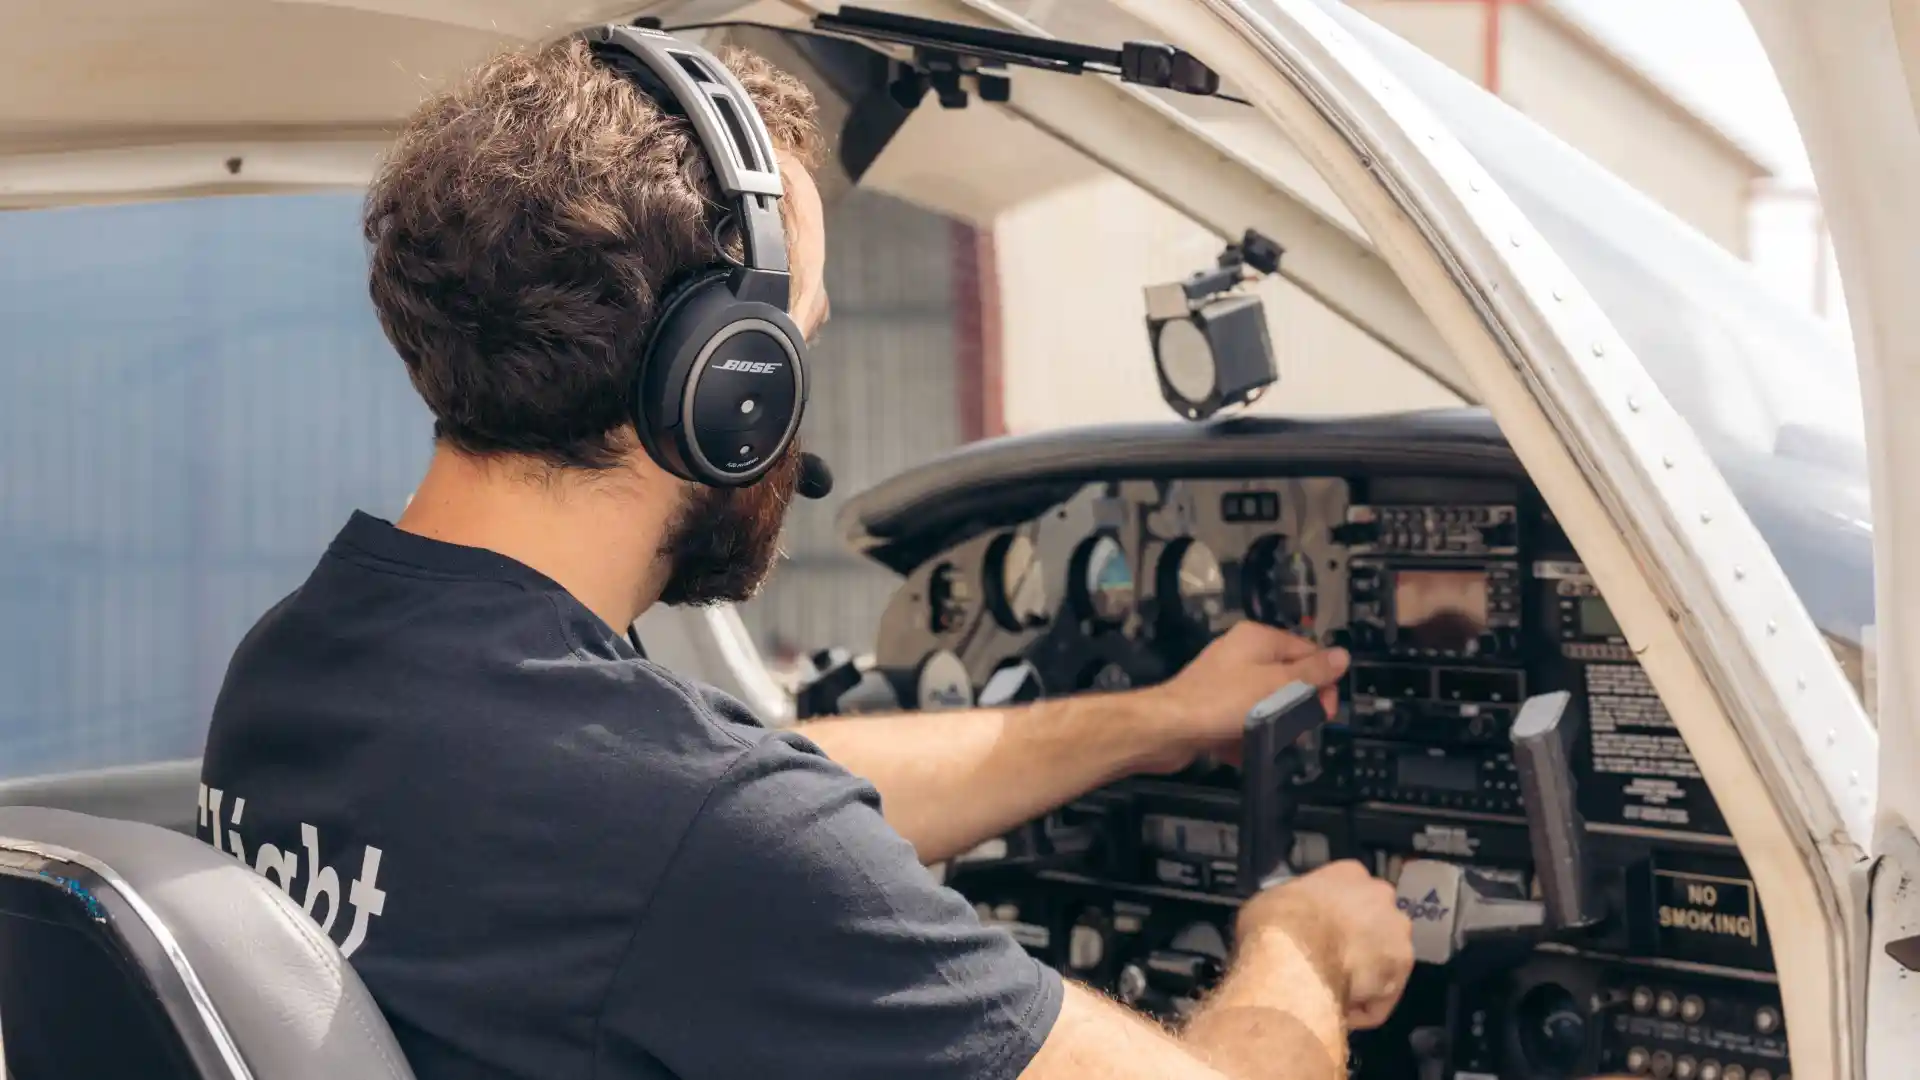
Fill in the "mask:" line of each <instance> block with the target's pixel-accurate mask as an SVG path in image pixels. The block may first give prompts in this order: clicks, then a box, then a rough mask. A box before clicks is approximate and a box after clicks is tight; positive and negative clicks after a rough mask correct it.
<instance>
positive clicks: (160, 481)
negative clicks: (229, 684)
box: [0, 194, 432, 778]
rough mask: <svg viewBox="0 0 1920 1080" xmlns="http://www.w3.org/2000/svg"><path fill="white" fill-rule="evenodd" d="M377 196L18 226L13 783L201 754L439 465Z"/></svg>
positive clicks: (10, 541) (1, 494) (11, 240)
mask: <svg viewBox="0 0 1920 1080" xmlns="http://www.w3.org/2000/svg"><path fill="white" fill-rule="evenodd" d="M359 206H360V199H359V196H358V195H357V194H326V195H300V196H272V197H265V196H253V197H224V198H208V199H196V200H188V201H181V202H170V203H154V204H143V205H133V206H115V207H95V208H84V209H62V210H48V211H34V212H22V213H12V214H0V778H13V777H20V776H29V775H37V774H46V773H59V772H67V771H71V770H77V769H92V768H101V767H107V766H115V765H129V764H136V763H143V762H152V761H163V760H170V759H176V758H189V757H195V756H197V755H198V754H199V753H200V750H201V747H202V743H203V741H204V738H205V734H206V726H207V719H208V716H209V714H210V711H211V709H212V706H213V699H214V695H215V694H216V693H217V692H218V690H219V686H220V680H221V678H222V676H223V674H224V672H225V668H226V663H227V659H228V657H229V655H230V654H231V653H232V651H233V647H234V645H235V644H236V643H238V641H239V640H240V637H241V635H242V634H244V633H245V632H246V631H247V629H248V627H250V626H251V625H252V624H253V622H254V620H255V619H257V618H258V617H259V616H260V614H261V613H262V612H264V611H265V610H266V609H267V608H268V607H270V606H271V605H272V604H273V603H275V602H276V601H277V600H279V599H280V598H281V597H282V596H284V595H286V594H287V593H288V592H290V591H292V590H293V589H294V588H296V587H297V586H298V585H299V584H300V582H301V580H302V579H303V578H304V577H305V576H306V574H307V572H308V571H309V570H310V569H311V568H312V565H313V561H314V559H315V558H316V557H317V556H318V554H319V551H320V550H321V548H322V547H324V545H325V544H326V542H327V540H328V539H329V538H331V537H332V535H333V534H334V532H335V531H336V530H337V529H338V528H339V527H340V525H341V524H342V523H343V522H344V521H345V520H346V518H347V515H348V514H349V513H350V512H351V511H352V510H353V509H354V508H356V507H359V508H363V509H365V510H367V511H368V512H370V513H376V514H380V515H383V516H386V517H389V518H390V517H392V516H393V515H395V514H397V513H398V512H399V510H400V508H401V506H402V505H403V503H404V501H405V499H406V496H407V493H408V491H409V490H410V486H411V485H412V484H413V483H414V481H415V480H416V479H417V478H418V476H419V474H420V470H421V469H422V468H423V467H424V465H425V462H426V458H427V456H428V454H429V453H430V452H431V449H432V447H431V426H430V420H429V417H428V416H427V413H426V410H425V408H424V407H423V406H421V405H420V404H419V401H418V399H417V398H416V397H415V396H414V395H413V393H412V392H411V389H410V388H409V386H408V385H407V379H406V372H405V370H404V367H403V365H402V364H401V362H400V361H399V359H398V358H397V357H395V356H394V354H393V351H392V349H391V348H390V347H389V346H388V345H387V343H386V340H385V338H384V337H383V336H382V335H381V332H380V327H379V325H378V323H377V321H376V320H375V318H374V315H373V311H372V307H371V305H370V304H369V302H368V300H367V291H366V262H365V259H366V256H365V251H364V247H363V244H362V242H361V240H360V232H359V223H358V212H359Z"/></svg>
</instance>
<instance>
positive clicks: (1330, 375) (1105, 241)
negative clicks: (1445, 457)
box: [995, 177, 1458, 432]
mask: <svg viewBox="0 0 1920 1080" xmlns="http://www.w3.org/2000/svg"><path fill="white" fill-rule="evenodd" d="M995 235H996V244H997V246H998V250H999V260H998V262H999V272H1000V293H1001V296H1002V297H1003V298H1004V307H1003V319H1004V323H1003V326H1004V333H1005V341H1006V348H1007V360H1006V376H1005V379H1006V394H1007V398H1006V421H1007V428H1008V430H1009V431H1013V432H1023V431H1036V430H1043V429H1046V428H1052V427H1062V426H1067V425H1071V424H1083V423H1095V422H1110V421H1133V420H1165V419H1170V418H1171V417H1172V415H1173V414H1172V413H1171V412H1169V411H1168V409H1167V406H1166V405H1165V403H1164V402H1162V401H1161V399H1160V390H1159V384H1158V383H1157V382H1156V380H1155V378H1154V371H1153V354H1152V352H1151V350H1150V349H1149V347H1148V344H1147V335H1146V321H1145V320H1146V304H1145V301H1144V299H1143V297H1142V295H1141V290H1142V288H1143V287H1145V286H1146V285H1148V284H1157V283H1161V282H1167V281H1174V280H1177V279H1179V278H1182V277H1185V276H1186V275H1188V274H1191V273H1192V272H1194V271H1195V270H1199V269H1202V268H1204V267H1207V266H1211V265H1212V264H1213V260H1214V258H1215V256H1217V255H1218V254H1219V253H1220V248H1221V241H1220V240H1219V239H1217V238H1216V237H1214V236H1213V235H1212V234H1211V233H1209V232H1207V231H1206V230H1204V229H1201V228H1199V227H1198V226H1196V225H1194V224H1193V223H1192V222H1191V221H1189V220H1187V219H1186V218H1184V217H1182V216H1181V215H1179V214H1178V213H1176V212H1174V211H1172V210H1170V209H1168V208H1167V207H1166V206H1165V205H1163V204H1161V203H1160V202H1158V201H1156V200H1154V199H1153V198H1151V197H1149V196H1147V195H1146V194H1144V193H1142V192H1141V191H1140V190H1139V189H1137V188H1135V187H1134V186H1133V185H1132V184H1130V183H1128V182H1127V181H1125V180H1121V179H1119V178H1116V177H1107V178H1105V179H1101V180H1096V181H1092V182H1089V183H1086V184H1082V185H1080V186H1078V187H1075V188H1072V189H1069V190H1066V191H1062V192H1058V193H1056V194H1054V195H1051V196H1048V197H1046V198H1042V199H1037V200H1034V201H1033V202H1031V203H1028V204H1026V205H1025V206H1022V207H1020V208H1019V209H1017V210H1013V211H1010V212H1008V213H1006V214H1004V215H1002V216H1001V218H1000V220H999V222H998V225H997V229H996V234H995ZM1262 295H1263V298H1264V299H1265V301H1266V305H1267V320H1268V325H1269V329H1270V332H1271V334H1272V338H1273V345H1274V352H1275V354H1276V356H1277V358H1278V360H1279V365H1280V371H1281V381H1280V383H1279V385H1278V386H1276V387H1275V388H1274V389H1273V390H1271V391H1269V393H1268V396H1267V397H1266V398H1265V399H1264V400H1262V401H1261V402H1259V404H1258V405H1257V406H1256V409H1257V411H1260V412H1265V413H1288V414H1292V415H1313V414H1338V413H1351V412H1363V411H1377V410H1382V409H1399V408H1424V407H1429V406H1442V405H1447V404H1457V403H1458V402H1457V399H1455V398H1453V396H1452V395H1451V394H1450V393H1448V392H1447V391H1446V390H1445V389H1444V388H1442V387H1440V386H1439V385H1438V384H1436V383H1433V382H1432V381H1431V380H1428V379H1426V378H1425V377H1424V376H1422V375H1419V374H1418V373H1417V372H1413V371H1411V370H1410V369H1408V368H1407V367H1406V366H1405V365H1404V364H1402V363H1401V362H1400V361H1399V360H1398V359H1397V358H1396V357H1394V356H1393V355H1392V354H1390V353H1388V352H1387V351H1386V350H1385V349H1383V348H1381V347H1380V346H1379V345H1378V344H1376V343H1375V342H1374V341H1372V340H1371V339H1370V338H1367V337H1365V336H1363V335H1362V334H1360V333H1359V332H1358V331H1357V330H1354V329H1353V328H1352V327H1351V326H1349V325H1347V323H1346V322H1345V321H1344V320H1342V319H1340V318H1339V317H1337V316H1335V315H1334V314H1333V313H1332V312H1329V311H1328V310H1326V309H1325V308H1323V307H1321V306H1320V305H1319V304H1318V303H1317V302H1316V301H1314V300H1312V299H1311V298H1309V297H1308V296H1306V295H1305V294H1304V293H1301V292H1300V291H1299V290H1297V289H1295V288H1293V287H1292V286H1290V285H1287V284H1286V283H1284V282H1280V281H1273V280H1269V282H1267V283H1266V284H1265V285H1264V286H1263V292H1262Z"/></svg>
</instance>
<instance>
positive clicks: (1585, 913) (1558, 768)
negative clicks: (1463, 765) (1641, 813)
mask: <svg viewBox="0 0 1920 1080" xmlns="http://www.w3.org/2000/svg"><path fill="white" fill-rule="evenodd" d="M1572 700H1573V698H1572V695H1570V694H1568V693H1567V692H1566V691H1564V690H1561V691H1558V692H1556V693H1552V694H1538V695H1535V696H1533V697H1530V698H1528V699H1527V701H1526V704H1524V705H1522V706H1520V715H1519V717H1518V718H1516V719H1515V720H1514V722H1513V765H1514V768H1515V769H1516V770H1517V771H1518V772H1519V773H1520V795H1521V797H1522V799H1524V800H1525V802H1526V806H1527V835H1528V837H1529V838H1530V839H1531V840H1532V842H1533V864H1534V871H1535V873H1537V874H1539V876H1540V894H1541V896H1543V897H1544V898H1545V899H1546V906H1547V924H1548V925H1549V926H1552V927H1553V928H1554V929H1556V930H1574V929H1579V928H1581V927H1585V926H1592V925H1593V924H1594V923H1597V922H1599V921H1600V919H1601V916H1602V915H1603V914H1605V913H1604V912H1603V911H1602V910H1601V908H1600V903H1599V900H1598V898H1597V897H1596V895H1595V892H1594V889H1593V882H1592V880H1591V879H1590V878H1589V877H1588V866H1587V822H1586V819H1585V818H1582V817H1581V816H1580V810H1579V803H1578V800H1577V799H1576V798H1575V797H1574V796H1575V793H1576V792H1575V787H1574V779H1573V766H1572V764H1571V758H1572V753H1573V741H1574V739H1575V738H1576V737H1577V736H1578V735H1579V725H1578V724H1577V723H1574V722H1572V721H1570V720H1568V718H1567V706H1568V705H1569V704H1570V703H1571V702H1572Z"/></svg>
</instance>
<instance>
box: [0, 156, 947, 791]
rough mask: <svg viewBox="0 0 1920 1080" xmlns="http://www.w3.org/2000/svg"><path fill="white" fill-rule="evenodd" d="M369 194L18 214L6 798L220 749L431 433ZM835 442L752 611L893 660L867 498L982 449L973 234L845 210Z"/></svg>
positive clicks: (5, 465) (4, 711)
mask: <svg viewBox="0 0 1920 1080" xmlns="http://www.w3.org/2000/svg"><path fill="white" fill-rule="evenodd" d="M358 208H359V197H358V196H357V195H317V196H299V197H272V198H265V197H262V198H228V199H202V200H194V201H190V202H178V203H163V204H150V205H140V206H126V207H108V208H90V209H75V210H60V211H49V212H35V213H16V214H0V777H10V776H21V775H30V774H36V773H46V772H55V771H65V770H70V769H82V768H93V767H99V766H107V765H119V764H131V763H135V762H142V761H152V760H160V759H166V758H175V757H187V756H192V755H195V754H197V753H199V751H200V748H201V744H202V742H203V741H204V736H205V731H206V723H207V717H208V715H209V713H210V711H211V709H212V705H213V698H214V695H215V694H216V693H217V691H218V689H219V685H220V680H221V678H222V676H223V674H224V672H225V669H226V663H227V658H228V657H229V655H231V653H232V651H233V648H234V646H235V645H236V644H237V643H238V642H239V639H240V637H241V635H242V634H244V633H245V632H246V630H247V629H248V627H250V626H251V625H252V624H253V622H254V620H255V619H257V618H258V617H259V616H260V614H261V613H262V612H263V611H265V610H266V609H267V608H268V607H269V606H271V605H272V604H273V603H274V602H275V601H277V600H278V599H280V597H282V596H284V595H285V594H286V593H288V592H289V591H291V590H292V589H294V588H295V587H297V586H298V585H299V583H300V582H301V581H302V580H303V579H304V578H305V576H306V574H307V573H308V571H309V570H310V569H311V568H312V566H313V563H314V560H315V559H317V558H318V557H319V553H320V551H321V550H322V549H323V548H324V547H325V546H326V544H327V542H328V541H329V540H330V539H332V537H333V535H334V533H335V532H336V531H337V530H338V529H339V527H340V525H341V524H342V523H343V522H344V521H345V520H346V518H347V516H348V514H349V513H350V512H351V511H352V510H353V509H355V508H356V507H358V508H364V509H367V510H369V511H371V512H374V513H379V514H383V515H385V516H387V517H389V518H391V517H392V516H394V515H396V514H397V513H398V512H399V510H400V508H401V506H402V505H403V503H404V500H405V498H406V496H407V493H408V492H409V491H410V490H411V489H412V486H413V484H414V483H415V482H416V481H417V480H418V478H419V476H420V472H421V470H422V469H423V468H424V467H425V464H426V459H427V456H428V454H429V452H430V450H431V447H430V444H429V438H430V436H429V432H430V421H429V418H428V416H427V414H426V410H425V408H424V407H423V406H422V405H421V404H420V402H419V399H418V398H417V397H416V396H415V395H414V393H413V390H412V388H411V387H410V386H409V385H408V384H407V380H406V375H405V372H404V370H403V368H402V366H401V365H400V363H399V361H398V360H397V359H395V357H394V355H393V352H392V349H391V348H390V347H389V346H388V345H387V343H386V340H385V339H384V338H383V337H382V335H381V333H380V329H379V326H378V324H377V323H376V322H375V320H374V317H373V312H372V309H371V307H370V305H369V304H368V301H367V298H366V277H365V255H364V251H363V249H362V245H361V242H360V240H359V230H358V224H357V212H358ZM831 227H832V230H833V236H834V249H833V254H832V257H831V260H830V265H829V287H830V289H831V290H832V295H833V308H834V315H833V319H832V322H831V323H830V324H829V325H828V327H827V329H826V330H825V331H824V332H823V333H822V335H821V338H820V342H819V346H818V349H817V350H816V356H817V357H818V359H819V363H818V365H817V368H816V372H817V374H816V380H815V384H814V390H813V398H812V406H811V409H810V411H809V414H808V421H807V431H806V434H807V438H808V439H809V442H810V445H812V446H813V447H814V448H815V449H817V450H818V451H819V452H820V453H822V454H823V455H824V456H826V458H827V459H828V460H829V461H830V462H831V463H832V465H833V468H834V472H835V474H836V479H837V489H836V493H835V495H834V496H833V497H832V498H831V499H829V500H827V501H826V502H824V503H805V504H803V505H802V506H800V507H799V508H798V509H796V510H795V512H794V514H793V516H792V519H791V523H790V525H789V527H788V528H789V531H788V537H787V548H788V551H789V552H790V553H791V555H792V558H791V560H790V561H789V562H788V563H787V564H786V565H784V566H783V567H782V568H781V570H780V571H779V573H778V574H777V575H776V577H775V579H774V582H773V583H772V584H771V585H770V586H769V588H768V590H767V592H766V593H765V595H764V596H762V597H761V598H759V599H757V600H755V601H754V602H753V603H751V604H749V605H747V608H746V610H745V615H746V617H747V619H748V621H749V624H750V625H751V626H753V627H754V628H755V630H756V631H757V636H758V637H759V639H760V641H761V643H762V644H763V646H765V645H777V644H781V643H785V644H787V645H789V646H791V647H794V648H800V649H810V648H816V647H819V646H823V645H830V644H849V645H852V646H854V647H856V648H865V647H867V646H868V645H869V644H870V643H871V642H872V639H873V634H874V632H875V623H876V620H877V618H878V615H879V612H880V609H881V607H882V606H883V605H884V603H885V601H886V598H887V595H888V594H889V593H890V591H891V590H892V588H893V584H894V578H893V577H892V575H890V574H888V573H887V572H885V571H883V570H880V569H878V568H877V567H874V566H872V565H871V564H869V563H865V562H863V561H861V560H858V559H855V558H854V557H853V556H851V555H849V554H847V553H846V552H845V551H844V550H842V548H841V547H840V544H839V540H838V537H837V535H836V534H835V533H834V531H833V515H834V512H835V511H836V510H837V509H838V507H839V505H840V503H841V502H842V501H843V500H844V499H845V497H846V496H847V495H848V494H850V493H853V492H856V491H858V490H860V489H862V488H864V487H866V486H868V485H870V484H872V483H873V482H875V481H876V480H878V479H880V478H881V477H882V476H885V475H886V474H888V473H890V472H892V471H895V470H897V469H900V468H904V467H906V466H908V465H911V464H915V463H917V462H920V461H924V460H926V459H928V458H930V457H932V456H935V455H937V454H939V453H941V452H943V451H945V450H947V449H950V448H951V447H953V446H955V445H957V444H958V443H959V441H960V433H959V420H958V410H957V408H956V405H955V394H956V380H955V365H954V355H955V351H954V350H955V346H954V334H955V321H954V315H953V302H952V301H953V295H954V265H953V252H954V247H953V234H952V227H951V224H950V223H949V222H948V221H947V220H945V219H943V218H939V217H936V216H933V215H929V214H927V213H924V212H922V211H919V210H917V209H914V208H912V207H910V206H908V205H906V204H904V203H899V202H896V201H893V200H891V199H887V198H886V197H884V196H878V195H871V194H866V193H859V192H856V193H854V194H853V195H851V196H850V197H849V198H847V199H846V200H845V201H844V202H843V203H842V204H841V205H840V206H839V207H838V208H837V210H836V212H835V214H834V218H833V221H832V226H831Z"/></svg>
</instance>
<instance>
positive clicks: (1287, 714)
mask: <svg viewBox="0 0 1920 1080" xmlns="http://www.w3.org/2000/svg"><path fill="white" fill-rule="evenodd" d="M1326 722H1327V710H1326V709H1325V708H1324V707H1323V706H1322V705H1321V704H1320V691H1319V690H1318V689H1316V688H1314V687H1312V686H1309V685H1308V684H1306V683H1304V682H1296V683H1288V684H1287V685H1286V686H1283V687H1281V688H1280V689H1278V690H1276V691H1274V692H1273V693H1272V694H1269V695H1268V696H1267V697H1266V698H1264V699H1263V700H1262V701H1261V702H1260V703H1259V704H1258V705H1255V706H1254V707H1253V709H1252V710H1251V711H1250V712H1248V713H1247V726H1246V730H1245V732H1244V733H1243V734H1242V735H1241V737H1240V867H1239V879H1238V880H1239V888H1240V894H1241V895H1242V896H1252V895H1253V894H1254V893H1256V892H1259V891H1260V890H1261V889H1264V888H1266V887H1267V886H1269V885H1276V884H1279V883H1280V882H1282V881H1285V880H1287V879H1288V878H1291V877H1292V876H1293V869H1292V868H1291V867H1290V866H1288V865H1287V856H1289V855H1291V854H1292V853H1293V802H1294V800H1293V792H1292V791H1291V790H1290V789H1291V787H1292V784H1293V778H1294V776H1295V775H1296V774H1298V772H1299V771H1300V765H1301V764H1302V762H1301V760H1300V757H1301V751H1300V748H1299V746H1298V745H1297V744H1298V743H1299V742H1300V739H1301V737H1302V736H1304V735H1306V734H1308V733H1309V732H1312V731H1317V730H1319V729H1320V728H1321V727H1322V726H1323V725H1325V724H1326Z"/></svg>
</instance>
